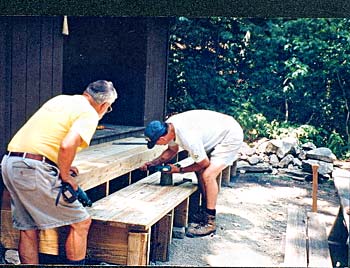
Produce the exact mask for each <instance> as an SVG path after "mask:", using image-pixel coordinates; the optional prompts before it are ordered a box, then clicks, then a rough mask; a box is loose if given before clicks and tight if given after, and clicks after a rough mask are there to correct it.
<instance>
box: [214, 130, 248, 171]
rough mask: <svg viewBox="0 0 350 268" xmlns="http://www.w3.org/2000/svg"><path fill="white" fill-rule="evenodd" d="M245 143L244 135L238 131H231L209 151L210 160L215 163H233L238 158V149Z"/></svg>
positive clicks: (228, 164) (227, 164)
mask: <svg viewBox="0 0 350 268" xmlns="http://www.w3.org/2000/svg"><path fill="white" fill-rule="evenodd" d="M242 144H243V131H242V135H237V132H235V133H233V132H229V133H228V134H227V135H226V136H225V138H224V140H223V141H222V142H221V143H219V144H218V145H216V146H215V147H214V149H213V150H212V151H211V152H210V153H209V158H210V162H212V163H215V164H224V165H226V166H230V165H232V163H233V162H234V161H236V160H237V158H238V151H239V149H240V148H241V146H242Z"/></svg>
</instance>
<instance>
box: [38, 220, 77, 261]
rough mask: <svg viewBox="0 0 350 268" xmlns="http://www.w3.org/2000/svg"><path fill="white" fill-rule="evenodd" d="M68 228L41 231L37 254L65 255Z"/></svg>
mask: <svg viewBox="0 0 350 268" xmlns="http://www.w3.org/2000/svg"><path fill="white" fill-rule="evenodd" d="M69 229H70V227H69V226H62V227H59V228H53V229H47V230H42V231H40V233H39V252H40V253H44V254H50V255H63V256H64V254H65V243H66V240H67V236H68V232H69Z"/></svg>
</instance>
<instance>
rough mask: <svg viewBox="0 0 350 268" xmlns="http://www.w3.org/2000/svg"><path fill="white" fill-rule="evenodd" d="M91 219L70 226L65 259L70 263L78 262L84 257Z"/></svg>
mask: <svg viewBox="0 0 350 268" xmlns="http://www.w3.org/2000/svg"><path fill="white" fill-rule="evenodd" d="M90 225H91V218H89V219H87V220H84V221H82V222H78V223H73V224H71V225H70V231H69V234H68V237H67V241H66V257H67V259H68V260H71V261H80V260H83V259H85V257H86V248H87V236H88V233H89V228H90Z"/></svg>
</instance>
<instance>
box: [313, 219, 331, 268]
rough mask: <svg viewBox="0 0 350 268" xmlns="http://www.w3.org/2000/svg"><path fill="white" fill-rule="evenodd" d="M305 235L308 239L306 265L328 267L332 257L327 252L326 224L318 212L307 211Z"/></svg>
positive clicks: (316, 267)
mask: <svg viewBox="0 0 350 268" xmlns="http://www.w3.org/2000/svg"><path fill="white" fill-rule="evenodd" d="M307 218H308V222H307V236H308V239H309V240H308V241H309V244H308V245H309V250H308V252H309V263H308V267H314V268H318V267H330V268H332V267H333V265H332V259H331V256H330V252H329V246H328V239H327V232H326V225H325V223H324V222H323V221H322V220H321V218H320V216H319V214H317V213H315V212H308V213H307Z"/></svg>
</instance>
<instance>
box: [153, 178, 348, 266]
mask: <svg viewBox="0 0 350 268" xmlns="http://www.w3.org/2000/svg"><path fill="white" fill-rule="evenodd" d="M288 204H297V205H302V206H304V207H305V208H306V210H307V211H311V205H312V185H311V183H310V182H299V181H295V180H292V179H290V178H288V177H281V176H273V175H266V174H244V175H240V176H239V177H238V178H237V179H236V181H235V183H234V184H233V187H232V188H230V187H224V188H221V191H220V193H219V197H218V204H217V225H218V227H217V232H216V234H215V235H212V236H207V237H201V238H188V237H185V238H184V239H173V241H172V243H171V246H170V256H169V261H168V262H153V263H152V265H154V266H157V265H160V266H201V267H203V266H214V267H219V266H221V267H225V266H226V267H233V266H236V267H237V266H239V267H243V266H244V267H247V266H250V267H273V266H279V265H280V264H281V263H282V262H283V258H284V240H285V232H286V222H287V207H288ZM338 208H339V205H338V197H337V194H336V191H335V189H334V185H333V182H332V181H328V182H325V183H323V184H319V190H318V212H319V213H320V214H321V215H322V218H323V220H324V221H325V222H326V227H327V234H329V232H330V229H331V226H332V224H333V222H334V219H335V216H336V214H337V212H338ZM341 261H342V262H344V260H341Z"/></svg>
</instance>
